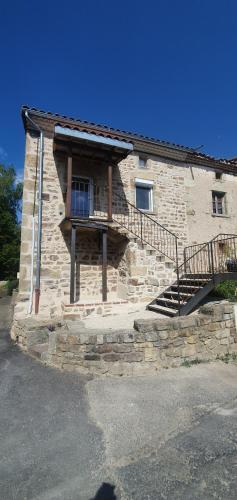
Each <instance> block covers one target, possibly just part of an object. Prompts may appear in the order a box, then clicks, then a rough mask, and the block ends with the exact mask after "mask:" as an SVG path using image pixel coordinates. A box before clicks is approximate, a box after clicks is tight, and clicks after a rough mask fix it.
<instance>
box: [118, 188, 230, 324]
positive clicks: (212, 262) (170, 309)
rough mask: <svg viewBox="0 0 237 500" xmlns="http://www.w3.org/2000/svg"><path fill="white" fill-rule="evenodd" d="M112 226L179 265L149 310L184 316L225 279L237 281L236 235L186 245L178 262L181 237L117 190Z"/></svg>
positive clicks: (218, 236) (224, 235)
mask: <svg viewBox="0 0 237 500" xmlns="http://www.w3.org/2000/svg"><path fill="white" fill-rule="evenodd" d="M113 196H114V209H113V223H112V227H114V228H117V229H118V228H119V232H120V233H121V234H124V235H125V236H128V235H129V238H131V237H132V238H133V239H135V240H139V241H140V242H142V243H143V244H145V245H149V247H151V248H152V249H153V250H155V251H156V252H157V253H159V254H161V255H163V256H165V257H166V258H167V257H168V259H170V260H171V261H172V262H174V263H175V265H176V269H175V272H176V275H177V279H176V280H175V282H174V283H173V284H172V285H170V286H169V287H168V288H167V289H166V290H165V291H164V292H162V293H161V294H160V295H159V296H158V297H157V298H156V299H154V300H153V301H152V302H151V303H150V304H148V306H147V309H149V310H151V311H155V312H158V313H160V314H164V315H166V316H171V317H172V316H173V317H174V316H185V315H187V314H189V313H190V312H192V311H193V310H194V309H195V308H196V307H197V306H198V305H199V304H200V302H201V301H202V300H203V299H204V298H205V297H206V296H207V295H208V294H209V293H210V292H211V291H212V290H213V289H214V288H215V286H216V285H217V284H218V283H220V282H221V281H224V280H237V235H236V234H218V235H217V236H216V237H215V238H213V239H212V240H211V241H208V242H205V243H199V244H197V245H191V246H188V247H186V248H184V255H183V263H182V264H181V265H178V260H179V258H178V257H179V255H178V254H179V248H181V246H182V244H180V247H179V242H178V237H177V236H176V235H175V234H174V233H172V232H171V231H169V230H168V229H167V228H166V227H165V226H162V225H161V224H159V223H158V222H157V221H156V220H155V219H153V218H152V216H150V215H149V214H147V213H144V212H143V211H142V210H139V209H138V208H137V207H135V206H134V205H133V204H132V203H130V202H129V201H128V200H127V198H126V197H125V196H121V195H119V194H116V193H114V195H113ZM131 235H132V236H131Z"/></svg>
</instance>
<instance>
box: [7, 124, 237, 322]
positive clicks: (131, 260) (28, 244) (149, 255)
mask: <svg viewBox="0 0 237 500" xmlns="http://www.w3.org/2000/svg"><path fill="white" fill-rule="evenodd" d="M44 146H45V152H44V180H43V193H44V199H43V221H42V256H41V296H40V315H41V317H42V318H43V317H45V318H47V317H48V318H49V317H51V318H58V317H62V316H63V307H64V304H66V303H69V286H70V239H69V237H70V235H69V234H67V233H66V232H64V231H63V230H62V229H61V226H60V224H61V223H62V221H63V219H64V217H65V192H66V164H65V161H64V160H62V159H59V158H58V157H56V156H55V155H54V152H53V130H51V129H50V128H49V129H48V130H46V133H45V139H44ZM37 151H38V138H37V136H35V134H33V133H29V132H27V133H26V154H25V168H24V193H23V213H22V239H21V260H20V283H19V296H18V303H17V304H16V307H15V315H16V317H17V318H23V317H27V316H28V315H29V297H30V286H31V260H32V259H31V252H32V227H33V214H34V215H35V222H34V225H35V239H36V237H37V209H38V207H37V197H36V196H35V188H36V190H37V188H38V175H36V174H37ZM73 174H74V175H87V176H91V177H93V179H94V182H95V184H96V186H97V187H96V189H98V192H97V194H98V200H99V201H98V205H97V206H96V207H95V212H96V213H100V215H101V216H102V217H103V214H104V215H105V214H106V211H107V205H106V203H107V197H106V196H105V195H104V192H105V191H104V190H105V188H106V182H107V169H106V168H104V169H103V168H102V167H101V166H100V167H98V168H95V165H94V164H92V163H90V162H88V163H87V164H85V163H83V162H82V163H78V161H76V160H75V161H73ZM136 178H140V179H144V180H150V181H153V200H154V207H153V212H152V213H151V214H150V217H151V219H152V218H153V219H154V220H157V221H158V222H159V223H160V224H162V225H164V226H165V227H166V228H167V229H169V230H170V231H171V232H173V233H175V234H176V235H177V236H178V237H179V247H178V248H179V258H180V261H182V260H183V259H182V255H183V247H184V246H186V245H191V244H194V243H197V242H202V241H206V240H209V239H211V238H212V237H214V236H215V235H216V234H218V233H220V232H223V233H228V232H229V233H232V234H233V233H237V217H236V214H237V197H236V196H235V192H236V187H237V184H236V183H237V178H236V177H234V176H233V175H229V174H223V176H222V179H221V180H218V181H217V180H216V179H215V172H214V171H213V170H211V169H207V168H204V167H201V166H200V167H199V166H193V165H188V164H185V163H183V162H175V161H171V160H170V161H168V160H167V161H165V160H164V159H162V158H159V157H153V156H150V157H149V158H148V159H147V162H146V168H139V155H138V153H136V152H134V153H133V154H130V155H129V156H128V157H127V158H126V159H125V160H123V161H122V162H120V164H119V165H118V166H115V167H114V168H113V193H114V198H113V210H114V214H115V219H116V218H117V220H118V222H119V221H120V218H121V213H120V212H121V203H120V202H119V201H118V200H119V198H118V197H116V196H118V195H119V196H121V195H122V196H125V197H126V198H127V199H128V200H129V201H130V202H131V203H133V204H135V179H136ZM213 189H215V190H219V191H223V192H226V196H227V209H228V214H227V216H225V217H224V216H223V217H214V216H213V215H212V206H211V191H212V190H213ZM152 230H153V229H152V222H151V225H150V226H149V224H148V225H147V227H146V230H145V233H144V237H146V235H147V237H148V235H149V232H151V231H152ZM77 238H78V242H77V278H76V288H77V300H78V301H81V302H85V301H91V302H94V301H95V297H97V300H98V302H100V301H101V288H102V286H101V284H102V270H101V254H100V248H99V242H98V233H95V234H92V235H89V234H81V233H78V236H77ZM164 238H165V236H164V232H163V233H162V231H161V232H160V233H159V235H158V237H157V240H159V241H160V245H161V248H162V241H164ZM108 239H109V251H108V300H109V301H113V300H115V301H116V300H117V299H122V300H127V301H129V302H139V301H142V302H144V301H147V302H149V301H151V300H152V299H153V298H155V297H156V296H157V295H158V294H159V293H161V292H162V291H163V290H164V288H165V287H167V286H168V285H169V284H171V282H172V281H173V280H174V279H175V274H174V268H175V263H174V262H173V261H172V260H171V259H169V258H167V257H165V256H164V255H162V254H161V253H159V252H158V251H156V250H154V248H152V247H150V246H149V245H147V244H141V241H139V239H137V238H136V237H134V235H132V234H131V233H129V232H127V233H124V231H122V229H121V227H119V224H118V225H117V226H116V224H115V223H114V224H111V227H110V228H109V232H108ZM170 245H171V246H172V245H174V240H173V239H172V238H171V240H170ZM173 253H174V248H173ZM34 255H35V249H34ZM34 270H35V265H34Z"/></svg>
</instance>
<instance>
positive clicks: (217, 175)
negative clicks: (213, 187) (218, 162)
mask: <svg viewBox="0 0 237 500" xmlns="http://www.w3.org/2000/svg"><path fill="white" fill-rule="evenodd" d="M215 177H216V180H217V181H220V180H221V179H222V172H215Z"/></svg>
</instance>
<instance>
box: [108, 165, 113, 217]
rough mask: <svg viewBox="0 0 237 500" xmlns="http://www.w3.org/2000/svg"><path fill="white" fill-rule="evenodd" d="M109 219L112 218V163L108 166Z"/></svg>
mask: <svg viewBox="0 0 237 500" xmlns="http://www.w3.org/2000/svg"><path fill="white" fill-rule="evenodd" d="M108 220H112V165H109V166H108Z"/></svg>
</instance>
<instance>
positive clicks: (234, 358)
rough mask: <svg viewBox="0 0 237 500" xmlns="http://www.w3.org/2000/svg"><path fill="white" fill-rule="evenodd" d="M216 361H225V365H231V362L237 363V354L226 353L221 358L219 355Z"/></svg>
mask: <svg viewBox="0 0 237 500" xmlns="http://www.w3.org/2000/svg"><path fill="white" fill-rule="evenodd" d="M216 359H219V360H220V361H223V363H226V364H228V363H230V362H231V361H232V362H234V363H236V362H237V353H236V352H226V353H225V354H223V356H220V355H219V354H218V355H217V357H216Z"/></svg>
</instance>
